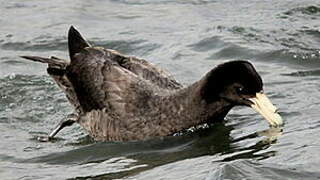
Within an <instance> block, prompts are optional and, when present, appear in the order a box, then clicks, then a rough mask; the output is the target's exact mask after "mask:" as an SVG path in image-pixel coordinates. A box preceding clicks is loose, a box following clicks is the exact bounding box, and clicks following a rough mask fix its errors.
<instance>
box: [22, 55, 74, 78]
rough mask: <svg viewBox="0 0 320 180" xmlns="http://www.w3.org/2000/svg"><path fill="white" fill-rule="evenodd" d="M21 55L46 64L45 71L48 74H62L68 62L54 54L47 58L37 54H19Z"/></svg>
mask: <svg viewBox="0 0 320 180" xmlns="http://www.w3.org/2000/svg"><path fill="white" fill-rule="evenodd" d="M21 57H22V58H24V59H27V60H31V61H36V62H41V63H45V64H48V68H47V71H48V73H49V74H50V75H62V74H64V73H65V70H66V67H67V66H68V65H69V63H70V62H69V61H68V60H65V59H60V58H57V57H54V56H51V57H49V58H45V57H39V56H21Z"/></svg>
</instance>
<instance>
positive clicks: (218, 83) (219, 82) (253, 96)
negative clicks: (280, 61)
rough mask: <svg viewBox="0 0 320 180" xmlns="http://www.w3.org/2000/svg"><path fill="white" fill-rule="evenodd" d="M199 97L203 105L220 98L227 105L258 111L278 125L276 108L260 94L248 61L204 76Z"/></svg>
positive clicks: (259, 83)
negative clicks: (247, 107)
mask: <svg viewBox="0 0 320 180" xmlns="http://www.w3.org/2000/svg"><path fill="white" fill-rule="evenodd" d="M205 79H206V83H205V85H204V88H203V91H202V96H203V98H204V99H205V100H206V101H207V103H211V102H214V101H216V100H218V99H223V100H225V101H226V102H228V103H229V104H231V105H245V106H249V107H252V108H253V109H254V110H256V111H257V112H259V113H260V114H261V115H262V116H263V117H264V118H265V119H266V120H267V121H268V123H269V124H270V126H280V125H281V124H282V123H283V122H282V118H281V117H280V115H279V114H278V112H277V108H276V107H275V106H274V105H273V104H272V103H271V102H270V100H269V99H268V98H267V96H266V95H265V94H264V93H263V83H262V79H261V77H260V75H259V74H258V73H257V71H256V70H255V68H254V67H253V65H252V64H251V63H250V62H248V61H231V62H227V63H224V64H221V65H219V66H217V67H216V68H214V69H213V70H212V71H210V72H209V73H208V74H207V76H206V78H205Z"/></svg>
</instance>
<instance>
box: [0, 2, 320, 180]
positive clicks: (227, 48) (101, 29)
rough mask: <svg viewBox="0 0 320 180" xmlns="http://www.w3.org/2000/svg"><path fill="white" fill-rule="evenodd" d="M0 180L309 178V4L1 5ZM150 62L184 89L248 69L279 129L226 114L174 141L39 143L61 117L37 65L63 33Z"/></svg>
mask: <svg viewBox="0 0 320 180" xmlns="http://www.w3.org/2000/svg"><path fill="white" fill-rule="evenodd" d="M0 2H1V6H0V137H1V140H0V179H3V180H5V179H10V180H11V179H32V180H33V179H146V180H149V179H195V180H198V179H208V180H209V179H212V180H222V179H232V180H233V179H250V180H251V179H252V180H257V179H270V180H271V179H272V180H275V179H279V180H282V179H301V180H302V179H303V180H305V179H320V168H319V167H320V140H319V136H320V118H319V116H320V111H319V109H320V88H319V87H320V2H319V1H318V0H301V1H294V0H281V1H279V0H259V1H257V0H158V1H154V0H92V1H84V0H75V1H62V0H55V1H53V0H47V1H40V0H29V1H19V0H12V1H5V0H0ZM71 25H74V26H75V27H77V28H78V29H79V30H80V31H81V33H82V34H83V35H84V36H85V37H86V38H87V39H88V40H89V41H90V42H91V43H92V44H95V45H98V46H102V47H106V48H110V49H115V50H118V51H120V52H122V53H124V54H128V55H133V56H137V57H141V58H144V59H147V60H149V61H150V62H152V63H154V64H156V65H158V66H160V67H162V68H163V69H166V70H167V71H168V72H170V73H171V74H172V75H173V76H174V77H175V78H176V79H177V80H179V81H180V82H182V83H183V84H184V85H188V84H191V83H192V82H194V81H196V80H198V79H199V78H201V77H202V76H203V75H204V74H205V73H206V72H207V71H209V70H210V69H212V68H213V67H214V66H216V65H217V64H220V63H222V62H225V61H229V60H236V59H245V60H250V61H251V62H252V63H253V64H254V65H255V67H256V69H257V70H258V72H259V73H260V74H261V76H262V78H263V81H264V90H265V93H266V94H267V95H268V96H269V98H270V99H271V101H272V102H273V103H274V104H275V105H276V106H277V107H278V108H279V111H280V114H281V115H282V117H283V119H284V121H285V125H284V127H283V128H282V129H270V128H269V127H268V124H267V122H266V121H265V120H264V119H263V118H262V117H261V115H259V114H257V113H255V112H254V111H253V110H251V109H249V108H246V107H237V108H234V109H233V110H232V111H231V112H230V113H229V114H228V116H227V117H226V119H225V121H224V122H222V123H216V124H215V125H213V126H210V127H209V128H204V129H200V130H197V131H195V132H190V133H187V134H184V135H181V136H171V137H163V138H154V139H151V140H146V141H135V142H104V143H101V142H94V141H93V140H91V139H90V138H89V137H88V135H87V134H86V132H85V131H84V130H83V129H82V128H81V127H80V126H78V125H74V126H72V127H69V128H65V129H64V130H63V131H61V132H60V133H59V134H58V135H57V138H56V139H55V140H54V141H52V142H47V143H43V142H39V141H37V136H39V135H46V134H48V133H49V132H50V131H51V130H52V129H53V128H54V127H55V126H56V124H57V123H58V122H59V121H60V120H61V119H63V117H65V116H66V115H67V114H68V113H70V112H71V111H72V108H71V106H70V105H69V103H68V102H67V100H66V98H65V97H64V94H63V93H62V91H61V90H59V89H58V87H57V86H56V85H55V83H54V82H53V81H52V80H51V78H50V77H49V76H48V75H47V74H46V66H45V65H43V64H39V63H33V62H28V61H24V60H22V59H21V58H19V56H21V55H38V56H50V55H54V56H58V57H62V58H67V57H68V54H67V39H66V33H67V30H68V28H69V27H70V26H71Z"/></svg>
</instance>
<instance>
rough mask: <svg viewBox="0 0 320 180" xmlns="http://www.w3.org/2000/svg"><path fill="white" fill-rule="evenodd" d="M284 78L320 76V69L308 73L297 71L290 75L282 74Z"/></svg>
mask: <svg viewBox="0 0 320 180" xmlns="http://www.w3.org/2000/svg"><path fill="white" fill-rule="evenodd" d="M282 75H284V76H293V77H305V76H320V69H314V70H308V71H297V72H292V73H288V74H282Z"/></svg>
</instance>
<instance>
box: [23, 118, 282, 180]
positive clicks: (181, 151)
mask: <svg viewBox="0 0 320 180" xmlns="http://www.w3.org/2000/svg"><path fill="white" fill-rule="evenodd" d="M234 129H235V127H234V125H229V124H228V125H226V124H225V123H224V122H219V123H214V124H211V125H208V126H207V127H206V128H200V129H193V132H183V133H182V135H180V136H168V137H162V138H154V139H150V140H145V141H135V142H106V143H93V144H90V145H87V146H83V147H80V148H78V149H74V150H71V151H67V152H61V153H52V154H49V155H46V156H40V157H36V158H32V159H28V160H24V161H23V162H29V163H30V162H33V163H38V162H46V163H48V164H69V163H72V164H86V163H92V162H102V161H106V160H108V159H111V158H116V157H126V158H128V159H134V160H136V161H137V162H136V163H135V164H136V165H137V164H144V165H146V166H145V167H144V168H142V169H141V171H144V170H146V169H151V168H154V167H156V166H160V165H164V164H168V163H171V162H176V161H179V160H183V159H190V158H196V157H199V156H204V155H217V154H218V155H219V156H218V157H219V158H218V159H217V161H231V160H236V159H265V158H268V157H271V156H274V155H275V153H276V152H275V151H266V149H267V148H268V147H270V146H271V145H272V144H274V143H276V141H277V137H279V136H280V135H281V134H282V129H281V128H270V129H267V130H263V131H259V132H255V133H252V134H249V135H246V136H243V137H240V138H233V137H232V136H231V135H230V134H231V132H232V130H234ZM257 138H262V139H261V140H259V141H257V142H256V143H255V144H254V145H250V146H248V147H243V145H241V146H238V145H237V143H239V142H245V140H248V139H257ZM244 146H245V145H244ZM261 150H264V151H263V152H261V153H259V151H261ZM20 162H21V161H20ZM137 171H139V169H137V170H135V173H137ZM127 175H128V174H127ZM105 176H106V177H107V176H108V175H107V174H106V175H105ZM119 178H120V177H119Z"/></svg>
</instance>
